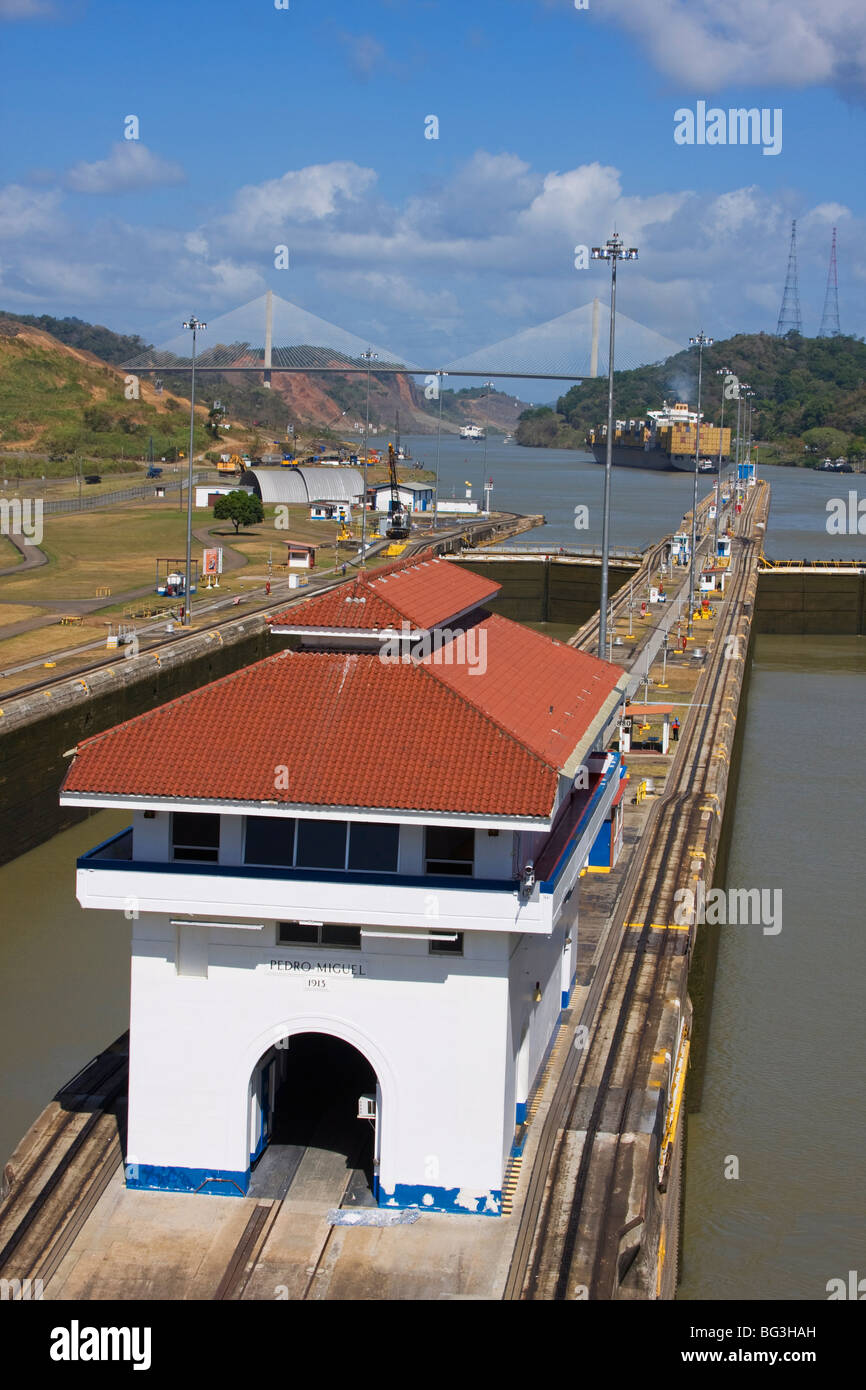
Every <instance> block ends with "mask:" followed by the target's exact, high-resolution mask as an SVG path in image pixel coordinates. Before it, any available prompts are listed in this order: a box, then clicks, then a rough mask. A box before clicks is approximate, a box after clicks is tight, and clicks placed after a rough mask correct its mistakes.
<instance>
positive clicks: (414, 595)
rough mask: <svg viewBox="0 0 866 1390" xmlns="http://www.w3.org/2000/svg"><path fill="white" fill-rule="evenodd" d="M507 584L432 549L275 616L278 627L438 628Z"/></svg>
mask: <svg viewBox="0 0 866 1390" xmlns="http://www.w3.org/2000/svg"><path fill="white" fill-rule="evenodd" d="M501 587H502V586H501V585H500V584H497V583H496V582H495V581H493V580H490V579H483V578H481V577H480V576H479V575H477V574H474V573H473V572H472V571H471V570H468V569H465V568H464V567H463V566H462V565H453V564H449V563H448V561H447V560H442V559H434V558H433V555H432V553H431V552H430V551H425V552H424V553H423V554H422V555H420V556H418V557H416V558H415V559H412V560H408V561H407V560H400V561H398V562H397V563H396V564H394V565H389V566H388V567H387V568H386V569H384V570H379V571H377V572H376V573H374V574H371V575H369V576H366V575H365V576H359V577H358V578H357V579H356V580H355V582H354V583H353V584H343V585H340V586H339V588H336V589H332V590H331V592H330V593H327V594H322V595H320V596H319V597H314V598H310V599H307V601H306V602H305V603H300V604H298V605H297V606H296V607H293V608H288V609H286V611H285V612H283V613H278V614H276V615H275V616H274V617H273V618H272V619H271V623H272V625H273V626H274V627H275V628H286V627H292V628H298V627H312V628H322V627H326V628H334V629H338V630H341V629H350V630H353V631H367V632H369V631H374V632H378V631H381V630H382V629H384V628H393V627H396V628H397V629H398V630H399V628H400V624H401V623H403V622H406V621H407V620H408V621H409V622H410V623H412V624H413V626H414V627H416V628H424V629H425V630H426V629H428V628H433V627H439V626H441V625H442V624H443V623H447V622H448V621H449V619H451V618H454V617H455V616H456V615H457V614H458V613H465V612H467V611H469V610H470V609H472V608H478V607H480V606H481V605H482V604H484V603H487V602H488V601H489V600H490V599H491V598H493V596H494V595H495V594H497V593H498V592H499V590H500V588H501Z"/></svg>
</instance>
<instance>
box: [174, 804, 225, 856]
mask: <svg viewBox="0 0 866 1390" xmlns="http://www.w3.org/2000/svg"><path fill="white" fill-rule="evenodd" d="M171 847H172V858H173V859H193V860H198V861H199V862H200V863H201V862H204V863H210V864H216V863H217V861H218V860H219V854H220V818H219V816H212V815H207V814H203V813H199V812H197V811H175V813H174V815H173V816H172V818H171Z"/></svg>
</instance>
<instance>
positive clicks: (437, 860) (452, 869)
mask: <svg viewBox="0 0 866 1390" xmlns="http://www.w3.org/2000/svg"><path fill="white" fill-rule="evenodd" d="M431 830H440V831H441V830H463V831H464V833H466V834H469V835H471V837H472V857H471V859H444V858H441V857H439V856H431V855H430V854H429V853H428V851H427V838H428V835H429V833H430V831H431ZM475 860H476V844H475V827H474V826H471V825H467V826H465V827H464V826H455V825H425V827H424V873H425V874H428V875H430V876H431V877H435V878H447V877H448V876H449V875H453V876H454V877H455V878H474V877H475ZM431 864H443V865H448V867H447V868H441V869H431V868H430V865H431ZM461 864H462V865H468V872H467V871H466V870H465V869H461V868H459V867H458V866H459V865H461Z"/></svg>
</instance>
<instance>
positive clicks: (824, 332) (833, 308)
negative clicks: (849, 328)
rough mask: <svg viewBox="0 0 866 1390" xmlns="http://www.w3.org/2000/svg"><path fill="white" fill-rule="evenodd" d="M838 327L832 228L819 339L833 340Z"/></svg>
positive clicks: (834, 235)
mask: <svg viewBox="0 0 866 1390" xmlns="http://www.w3.org/2000/svg"><path fill="white" fill-rule="evenodd" d="M841 331H842V330H841V329H840V327H839V281H838V279H837V276H836V228H835V227H834V228H833V241H832V243H831V246H830V266H829V268H828V270H827V289H826V292H825V294H824V312H823V314H822V315H821V331H820V333H819V334H818V337H819V338H835V337H838V336H839V334H840V333H841Z"/></svg>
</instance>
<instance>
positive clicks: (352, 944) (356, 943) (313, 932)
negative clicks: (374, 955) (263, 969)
mask: <svg viewBox="0 0 866 1390" xmlns="http://www.w3.org/2000/svg"><path fill="white" fill-rule="evenodd" d="M277 945H278V946H341V947H342V948H343V949H344V950H351V951H359V950H360V949H361V928H360V927H351V926H348V925H346V924H344V923H342V922H279V923H278V924H277Z"/></svg>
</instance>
